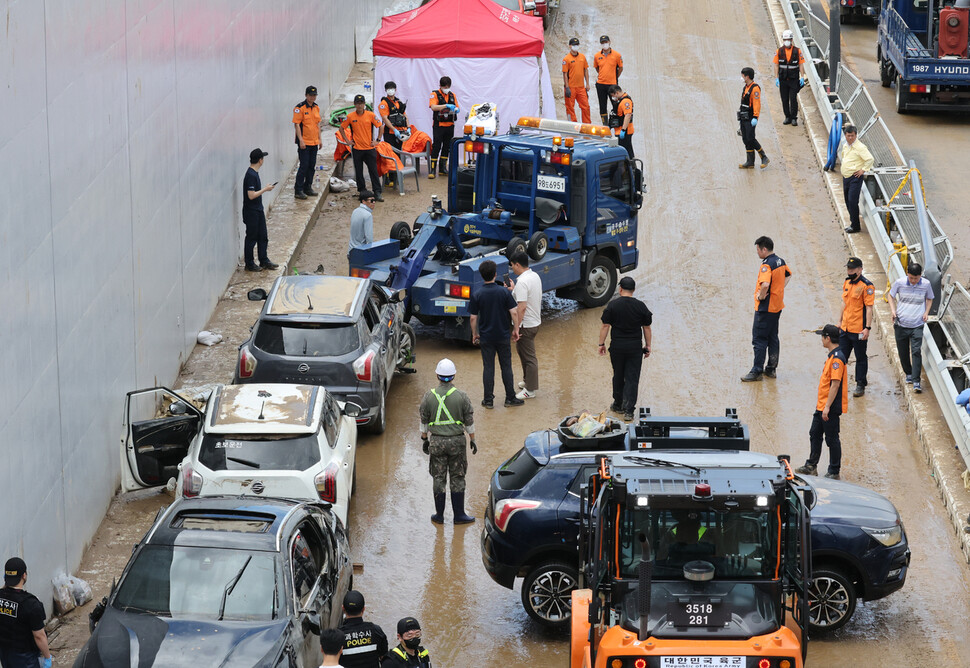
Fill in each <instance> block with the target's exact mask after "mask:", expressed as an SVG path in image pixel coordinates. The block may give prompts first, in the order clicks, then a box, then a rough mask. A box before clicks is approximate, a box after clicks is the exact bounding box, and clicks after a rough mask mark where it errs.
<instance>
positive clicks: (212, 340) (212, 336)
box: [195, 329, 222, 346]
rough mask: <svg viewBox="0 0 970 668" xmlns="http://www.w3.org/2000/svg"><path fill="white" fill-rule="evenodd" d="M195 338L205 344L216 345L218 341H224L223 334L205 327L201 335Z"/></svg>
mask: <svg viewBox="0 0 970 668" xmlns="http://www.w3.org/2000/svg"><path fill="white" fill-rule="evenodd" d="M195 340H196V341H198V342H199V343H201V344H202V345H204V346H214V345H216V344H217V343H221V342H222V334H216V333H214V332H210V331H209V330H207V329H203V330H202V331H201V332H199V335H198V336H197V337H196V339H195Z"/></svg>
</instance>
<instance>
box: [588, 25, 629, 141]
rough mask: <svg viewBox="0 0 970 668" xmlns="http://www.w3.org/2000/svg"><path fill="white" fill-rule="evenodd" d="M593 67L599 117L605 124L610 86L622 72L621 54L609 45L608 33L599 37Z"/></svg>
mask: <svg viewBox="0 0 970 668" xmlns="http://www.w3.org/2000/svg"><path fill="white" fill-rule="evenodd" d="M593 68H594V69H595V70H596V96H597V97H598V98H599V101H600V118H601V119H603V125H606V123H607V120H608V114H607V111H606V100H607V98H608V97H609V94H610V93H609V91H610V86H615V85H617V84H618V83H619V82H620V74H622V73H623V56H621V55H620V52H619V51H614V50H613V49H612V48H611V47H610V36H609V35H603V36H602V37H600V50H599V51H598V52H597V53H596V55H595V56H593Z"/></svg>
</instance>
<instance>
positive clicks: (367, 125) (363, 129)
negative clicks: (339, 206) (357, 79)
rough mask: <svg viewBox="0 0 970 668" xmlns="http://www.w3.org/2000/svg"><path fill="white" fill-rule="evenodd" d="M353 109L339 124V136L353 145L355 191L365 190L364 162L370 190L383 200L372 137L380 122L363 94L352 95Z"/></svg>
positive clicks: (375, 143)
mask: <svg viewBox="0 0 970 668" xmlns="http://www.w3.org/2000/svg"><path fill="white" fill-rule="evenodd" d="M354 107H355V108H354V111H352V112H350V113H349V114H347V118H345V119H344V122H343V123H341V124H340V136H341V138H342V139H343V140H344V141H345V142H347V143H348V144H351V146H352V147H353V148H352V150H351V153H352V154H353V156H354V178H355V179H356V180H357V192H358V193H360V192H363V191H364V190H366V188H365V187H364V164H365V163H366V164H367V171H368V172H370V185H371V190H373V191H374V197H375V199H377V201H378V202H383V201H384V196H383V195H382V194H381V178H380V175H379V174H378V173H377V141H376V140H375V139H374V128H378V129H380V127H381V122H380V121H379V120H377V116H376V115H374V112H373V111H371V110H369V109H368V108H367V100H366V99H365V98H364V96H363V95H357V96H355V97H354ZM347 128H350V134H351V139H348V138H347Z"/></svg>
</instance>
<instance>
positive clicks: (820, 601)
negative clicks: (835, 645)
mask: <svg viewBox="0 0 970 668" xmlns="http://www.w3.org/2000/svg"><path fill="white" fill-rule="evenodd" d="M855 603H856V595H855V586H854V585H853V584H852V580H850V579H849V578H848V576H847V575H846V574H845V573H843V572H842V571H840V570H839V569H838V568H816V569H815V570H814V571H813V572H812V584H811V586H810V587H809V588H808V617H809V632H811V633H829V632H831V631H835V630H836V629H840V628H842V627H843V626H845V625H846V623H847V622H848V621H849V619H851V617H852V613H853V612H855Z"/></svg>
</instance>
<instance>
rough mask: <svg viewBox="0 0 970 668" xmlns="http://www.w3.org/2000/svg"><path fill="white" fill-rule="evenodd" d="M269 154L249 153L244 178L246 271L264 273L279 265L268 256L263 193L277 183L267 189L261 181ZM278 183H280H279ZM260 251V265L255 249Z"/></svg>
mask: <svg viewBox="0 0 970 668" xmlns="http://www.w3.org/2000/svg"><path fill="white" fill-rule="evenodd" d="M267 155H269V153H267V152H266V151H264V150H262V149H260V148H254V149H253V150H252V151H250V153H249V169H247V170H246V176H244V177H243V206H242V218H243V224H244V225H245V226H246V239H245V241H244V242H243V258H244V259H245V260H246V271H262V270H263V269H276V268H277V267H278V266H279V265H278V264H276V263H275V262H270V259H269V256H268V255H267V254H266V250H267V246H268V245H269V236H268V234H267V232H266V213H265V212H264V211H263V193H265V192H269V191H271V190H272V189H273V188H275V187H276V183H273V184H272V185H268V186H266V187H265V188H264V187H263V185H262V183H261V182H260V180H259V168H260V167H262V166H263V158H265V157H266V156H267ZM277 183H278V182H277ZM254 248H256V249H258V255H259V264H256V263H255V262H253V249H254Z"/></svg>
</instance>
